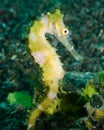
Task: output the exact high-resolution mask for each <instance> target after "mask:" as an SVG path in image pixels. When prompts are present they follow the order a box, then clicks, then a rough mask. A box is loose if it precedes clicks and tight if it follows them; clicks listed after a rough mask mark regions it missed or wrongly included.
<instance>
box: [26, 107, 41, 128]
mask: <svg viewBox="0 0 104 130" xmlns="http://www.w3.org/2000/svg"><path fill="white" fill-rule="evenodd" d="M40 114H41V110H40V109H38V108H37V109H35V110H34V111H32V112H31V115H30V117H29V121H28V129H27V130H35V123H36V120H37V118H38V117H39V115H40Z"/></svg>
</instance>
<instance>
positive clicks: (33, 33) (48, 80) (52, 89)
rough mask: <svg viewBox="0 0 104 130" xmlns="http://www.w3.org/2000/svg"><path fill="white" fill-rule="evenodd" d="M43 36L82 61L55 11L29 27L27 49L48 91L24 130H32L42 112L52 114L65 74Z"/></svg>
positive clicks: (58, 12)
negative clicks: (61, 80)
mask: <svg viewBox="0 0 104 130" xmlns="http://www.w3.org/2000/svg"><path fill="white" fill-rule="evenodd" d="M46 33H50V34H52V35H54V36H55V37H56V38H57V39H58V40H59V41H60V42H61V43H62V44H63V45H64V46H65V47H66V48H67V49H68V51H69V52H70V53H71V54H72V56H73V57H74V58H75V59H76V60H81V59H82V57H81V56H80V55H79V54H78V53H77V52H76V50H75V49H74V47H73V45H72V44H70V43H69V41H68V33H69V31H68V29H67V28H66V26H65V24H64V22H63V14H62V13H61V11H60V10H59V9H56V10H55V12H54V13H50V12H48V13H47V14H46V15H44V16H42V17H41V18H40V19H39V20H37V21H35V22H34V23H33V25H32V26H31V28H30V33H29V38H28V40H29V44H28V46H29V48H30V51H31V55H32V56H33V58H34V60H35V62H36V63H38V64H39V66H40V67H41V68H42V71H43V74H42V77H43V82H44V83H45V85H46V86H48V88H49V91H48V93H47V96H46V98H45V99H44V100H43V101H42V102H41V103H40V104H39V105H38V106H37V108H36V109H35V110H33V111H32V112H31V114H30V116H29V121H28V130H34V129H35V123H36V120H37V118H38V117H39V116H40V114H41V113H42V112H46V113H50V114H53V113H54V111H55V109H56V106H57V101H58V98H57V93H58V88H59V80H60V79H62V78H63V76H64V74H65V71H64V70H63V68H62V63H61V62H60V59H59V56H58V55H57V53H56V49H55V48H54V47H52V46H51V44H50V43H49V41H48V40H47V39H46V37H45V34H46Z"/></svg>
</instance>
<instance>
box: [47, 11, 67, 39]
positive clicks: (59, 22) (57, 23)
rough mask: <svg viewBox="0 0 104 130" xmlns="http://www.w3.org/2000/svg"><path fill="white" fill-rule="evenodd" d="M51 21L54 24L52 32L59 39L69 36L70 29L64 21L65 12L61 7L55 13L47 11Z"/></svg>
mask: <svg viewBox="0 0 104 130" xmlns="http://www.w3.org/2000/svg"><path fill="white" fill-rule="evenodd" d="M47 15H48V18H49V22H50V23H51V24H52V28H51V33H52V34H53V35H54V36H55V37H56V38H58V39H59V37H63V38H65V37H67V36H68V33H69V31H68V29H67V28H66V27H65V24H64V22H63V14H62V13H61V11H60V10H59V9H56V10H55V12H54V13H47Z"/></svg>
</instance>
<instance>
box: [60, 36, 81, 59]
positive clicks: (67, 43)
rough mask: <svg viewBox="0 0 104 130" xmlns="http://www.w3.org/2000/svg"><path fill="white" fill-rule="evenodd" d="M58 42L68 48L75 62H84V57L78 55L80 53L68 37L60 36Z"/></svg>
mask: <svg viewBox="0 0 104 130" xmlns="http://www.w3.org/2000/svg"><path fill="white" fill-rule="evenodd" d="M58 40H59V41H60V42H61V43H62V44H63V45H64V46H65V47H66V48H67V50H68V51H69V52H70V53H71V55H72V56H73V57H74V58H75V60H77V61H81V60H83V56H81V55H79V54H78V52H77V51H76V50H75V49H74V46H73V45H72V44H71V43H70V42H69V41H68V39H67V38H66V37H62V36H59V37H58Z"/></svg>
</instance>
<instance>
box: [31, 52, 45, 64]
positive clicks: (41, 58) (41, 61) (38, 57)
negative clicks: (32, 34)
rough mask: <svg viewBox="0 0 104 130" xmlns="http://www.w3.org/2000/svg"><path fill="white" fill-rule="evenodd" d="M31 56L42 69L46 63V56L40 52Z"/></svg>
mask: <svg viewBox="0 0 104 130" xmlns="http://www.w3.org/2000/svg"><path fill="white" fill-rule="evenodd" d="M32 56H33V57H34V59H35V62H36V63H38V64H39V65H40V67H42V66H43V64H44V63H45V61H46V54H45V53H44V52H42V51H37V52H33V53H32Z"/></svg>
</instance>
